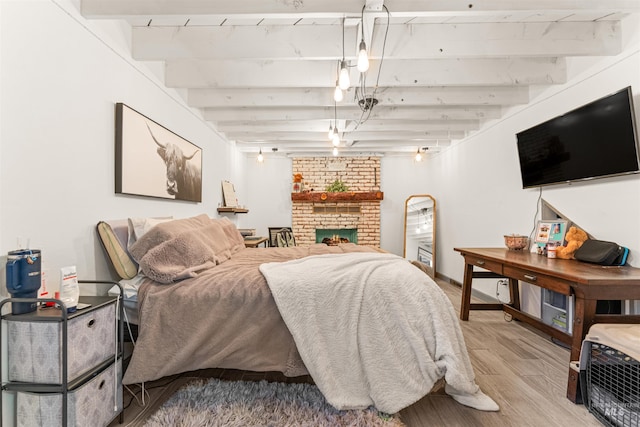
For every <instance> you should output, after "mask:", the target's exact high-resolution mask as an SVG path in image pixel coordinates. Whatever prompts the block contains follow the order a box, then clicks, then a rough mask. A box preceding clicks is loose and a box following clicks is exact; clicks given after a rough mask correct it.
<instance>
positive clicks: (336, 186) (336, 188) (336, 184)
mask: <svg viewBox="0 0 640 427" xmlns="http://www.w3.org/2000/svg"><path fill="white" fill-rule="evenodd" d="M326 191H328V192H330V193H344V192H345V191H349V187H347V186H346V185H344V182H342V181H340V180H339V179H336V180H335V181H333V182H332V183H331V184H329V185H328V186H327V188H326Z"/></svg>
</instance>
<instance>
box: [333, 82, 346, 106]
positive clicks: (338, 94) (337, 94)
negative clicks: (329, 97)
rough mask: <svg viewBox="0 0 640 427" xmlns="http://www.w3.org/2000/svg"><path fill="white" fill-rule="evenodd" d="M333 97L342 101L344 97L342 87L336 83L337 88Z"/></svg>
mask: <svg viewBox="0 0 640 427" xmlns="http://www.w3.org/2000/svg"><path fill="white" fill-rule="evenodd" d="M333 99H334V101H336V102H341V101H342V100H343V99H344V94H343V93H342V89H340V85H338V84H336V90H335V91H333Z"/></svg>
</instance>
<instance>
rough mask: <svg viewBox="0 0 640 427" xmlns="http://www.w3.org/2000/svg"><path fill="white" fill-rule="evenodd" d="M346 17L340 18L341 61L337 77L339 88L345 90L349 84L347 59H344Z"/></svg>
mask: <svg viewBox="0 0 640 427" xmlns="http://www.w3.org/2000/svg"><path fill="white" fill-rule="evenodd" d="M345 19H346V18H342V61H340V74H339V77H338V85H339V86H340V89H342V90H347V89H349V87H350V86H351V79H350V78H349V67H348V64H347V61H345V59H344V21H345Z"/></svg>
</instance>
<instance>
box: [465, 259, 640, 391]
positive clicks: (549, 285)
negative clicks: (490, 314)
mask: <svg viewBox="0 0 640 427" xmlns="http://www.w3.org/2000/svg"><path fill="white" fill-rule="evenodd" d="M454 250H455V251H458V252H460V254H461V255H462V256H463V257H464V262H465V268H464V281H463V284H462V305H461V307H460V319H462V320H469V310H503V311H504V312H506V313H508V314H510V315H511V316H513V318H514V319H517V320H520V321H522V322H525V323H527V324H529V325H532V326H534V327H536V328H538V329H539V330H541V331H543V332H545V333H546V334H548V335H550V336H552V337H554V338H556V339H558V340H560V341H561V342H564V343H566V344H568V345H570V346H571V359H570V361H574V360H580V347H581V345H582V341H583V339H584V337H585V335H586V334H587V332H588V331H589V327H590V326H591V325H592V324H594V323H640V315H612V314H607V315H602V314H596V303H597V302H598V300H634V299H640V268H633V267H627V266H625V267H604V266H599V265H594V264H587V263H583V262H579V261H574V260H564V259H550V258H547V257H545V256H541V255H537V254H532V253H530V252H527V251H510V250H508V249H506V248H505V249H503V248H472V249H468V248H454ZM474 267H479V268H482V269H484V270H488V271H474ZM479 277H484V278H487V277H506V278H508V279H509V290H510V292H511V301H510V302H509V303H507V304H498V303H496V304H487V303H481V304H471V281H472V279H473V278H479ZM518 281H524V282H527V283H531V284H533V285H536V286H539V287H541V288H545V289H549V290H552V291H555V292H558V293H561V294H563V295H573V296H574V299H575V310H574V319H573V334H572V335H570V334H566V333H564V332H562V331H561V330H559V329H556V328H554V327H553V326H550V325H548V324H546V323H543V322H542V321H541V320H540V319H538V318H536V317H533V316H531V315H528V314H526V313H524V312H522V311H520V293H519V286H518ZM567 365H568V364H567ZM578 378H579V375H578V374H577V373H576V372H575V371H573V370H572V369H571V368H569V378H568V381H567V398H568V399H569V400H571V401H572V402H574V403H581V401H580V395H579V393H578V391H579V384H578Z"/></svg>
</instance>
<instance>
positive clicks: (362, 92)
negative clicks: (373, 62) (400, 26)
mask: <svg viewBox="0 0 640 427" xmlns="http://www.w3.org/2000/svg"><path fill="white" fill-rule="evenodd" d="M365 7H366V5H365V6H362V11H361V14H360V22H362V38H363V39H364V9H365ZM382 7H383V8H384V10H385V12H386V13H387V25H386V28H385V31H384V38H383V40H382V52H381V55H380V64H379V65H378V76H377V77H376V85H375V87H374V88H373V92H372V93H371V96H370V98H371V100H373V99H375V95H376V93H377V92H378V84H379V82H380V74H381V73H382V63H383V62H384V52H385V48H386V46H387V36H388V35H389V23H390V21H391V13H390V12H389V9H388V8H387V6H385V5H382ZM372 33H373V31H372ZM372 39H373V38H372ZM370 48H371V47H370ZM366 77H367V76H366V73H361V74H360V87H359V88H356V101H357V103H358V106H359V107H360V109H361V110H362V114H361V115H360V118H359V119H358V123H357V124H356V126H355V127H354V129H353V130H356V129H358V127H359V126H360V125H361V124H363V123H365V122H366V121H367V120H369V117H371V112H372V111H373V107H374V106H373V105H369V106H367V101H366V98H367V94H366ZM358 89H359V90H360V93H358ZM361 100H362V104H361V103H360V102H361ZM367 107H368V108H367ZM365 114H366V117H365Z"/></svg>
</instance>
